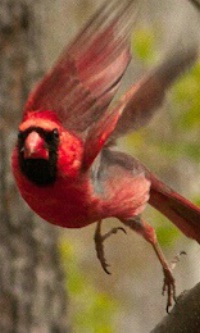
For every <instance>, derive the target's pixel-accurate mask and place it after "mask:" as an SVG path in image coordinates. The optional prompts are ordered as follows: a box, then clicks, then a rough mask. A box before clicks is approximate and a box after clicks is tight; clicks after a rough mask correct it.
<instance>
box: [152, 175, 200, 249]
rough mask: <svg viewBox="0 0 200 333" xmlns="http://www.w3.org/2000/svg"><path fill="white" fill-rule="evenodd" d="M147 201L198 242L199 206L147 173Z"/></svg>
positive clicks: (199, 241)
mask: <svg viewBox="0 0 200 333" xmlns="http://www.w3.org/2000/svg"><path fill="white" fill-rule="evenodd" d="M149 178H150V180H151V191H150V200H149V203H150V204H151V205H152V206H153V207H155V208H156V209H157V210H159V211H160V212H161V213H162V214H164V215H165V216H166V217H167V218H168V219H169V220H171V221H172V222H173V223H174V224H175V225H176V226H177V227H178V228H179V229H180V230H181V231H182V232H183V233H184V234H185V235H186V236H187V237H190V238H193V239H195V240H196V241H197V242H198V243H200V208H199V207H197V206H195V205H194V204H192V203H191V202H190V201H188V200H187V199H185V198H184V197H182V196H181V195H180V194H178V193H177V192H175V191H173V190H172V189H171V188H170V187H168V186H167V185H166V184H164V183H163V182H161V181H160V180H159V179H157V178H156V177H155V176H154V175H153V174H151V173H150V174H149Z"/></svg>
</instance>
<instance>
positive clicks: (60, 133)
mask: <svg viewBox="0 0 200 333" xmlns="http://www.w3.org/2000/svg"><path fill="white" fill-rule="evenodd" d="M82 146H83V145H82V142H81V141H80V139H78V138H77V137H76V136H75V135H73V134H71V133H70V132H68V131H67V130H65V129H64V128H63V127H62V125H61V123H60V122H59V121H58V119H57V118H56V117H55V116H54V115H52V113H51V112H50V111H46V112H44V111H43V112H32V113H31V115H30V116H28V117H27V118H26V119H25V120H24V121H23V122H22V123H21V124H20V126H19V133H18V144H17V149H18V159H19V165H20V168H21V171H22V172H23V174H24V175H25V176H26V177H27V178H28V179H29V180H31V181H32V182H33V183H35V184H37V185H41V186H43V185H49V184H52V183H53V182H55V181H56V178H57V177H58V176H64V177H69V178H70V177H74V176H76V174H77V172H78V171H79V169H80V166H81V158H82Z"/></svg>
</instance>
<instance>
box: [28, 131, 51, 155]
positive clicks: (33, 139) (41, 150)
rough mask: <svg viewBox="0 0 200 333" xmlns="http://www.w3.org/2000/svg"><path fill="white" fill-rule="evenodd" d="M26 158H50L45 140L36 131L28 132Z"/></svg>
mask: <svg viewBox="0 0 200 333" xmlns="http://www.w3.org/2000/svg"><path fill="white" fill-rule="evenodd" d="M24 158H25V159H28V158H33V159H45V160H48V158H49V151H48V149H47V146H46V143H45V140H44V139H43V138H42V137H41V136H40V135H39V134H38V133H37V132H35V131H33V132H31V133H30V134H28V136H27V138H26V140H25V143H24Z"/></svg>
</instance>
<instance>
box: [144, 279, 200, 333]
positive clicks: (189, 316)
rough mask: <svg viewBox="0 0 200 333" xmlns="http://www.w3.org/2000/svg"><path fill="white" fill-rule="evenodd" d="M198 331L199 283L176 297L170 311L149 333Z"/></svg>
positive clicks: (199, 309)
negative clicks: (175, 301)
mask: <svg viewBox="0 0 200 333" xmlns="http://www.w3.org/2000/svg"><path fill="white" fill-rule="evenodd" d="M183 332H186V333H199V332H200V283H198V284H197V285H196V286H195V287H194V288H192V289H190V290H187V291H184V292H183V293H182V294H181V295H180V296H179V297H178V299H177V304H176V305H175V306H174V308H173V309H172V311H171V313H170V314H169V315H167V316H165V317H164V318H163V319H162V321H161V322H160V323H159V324H158V325H157V326H156V327H155V328H154V329H153V330H152V331H151V332H150V333H183Z"/></svg>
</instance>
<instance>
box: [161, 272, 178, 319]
mask: <svg viewBox="0 0 200 333" xmlns="http://www.w3.org/2000/svg"><path fill="white" fill-rule="evenodd" d="M163 272H164V284H163V289H162V295H165V292H167V305H166V311H167V313H168V314H169V308H170V307H171V306H172V305H173V301H174V302H175V303H176V302H177V299H176V285H175V279H174V277H173V275H172V272H171V271H170V269H168V268H166V269H163Z"/></svg>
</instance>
